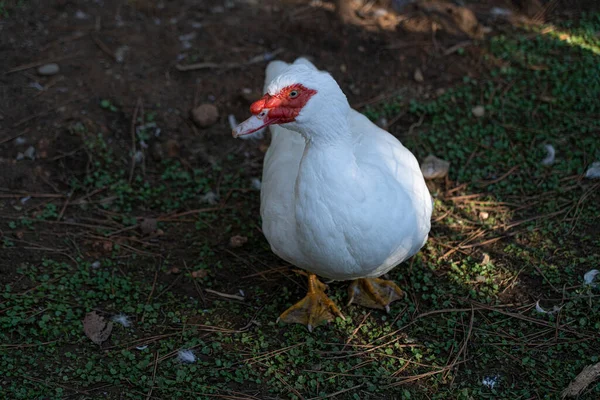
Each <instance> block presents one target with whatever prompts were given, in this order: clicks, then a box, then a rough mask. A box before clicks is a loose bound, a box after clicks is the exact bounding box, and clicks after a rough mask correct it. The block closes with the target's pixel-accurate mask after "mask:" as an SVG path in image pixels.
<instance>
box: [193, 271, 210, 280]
mask: <svg viewBox="0 0 600 400" xmlns="http://www.w3.org/2000/svg"><path fill="white" fill-rule="evenodd" d="M206 275H208V271H206V270H205V269H199V270H197V271H194V272H192V278H205V277H206Z"/></svg>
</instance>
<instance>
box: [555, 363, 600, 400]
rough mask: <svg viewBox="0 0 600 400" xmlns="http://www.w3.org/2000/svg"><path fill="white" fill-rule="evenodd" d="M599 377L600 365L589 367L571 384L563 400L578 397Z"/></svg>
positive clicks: (564, 392) (563, 395) (564, 393)
mask: <svg viewBox="0 0 600 400" xmlns="http://www.w3.org/2000/svg"><path fill="white" fill-rule="evenodd" d="M598 377H600V363H596V364H593V365H588V366H587V367H585V368H584V369H583V371H581V372H580V373H579V375H577V376H576V377H575V379H573V381H572V382H571V383H569V386H567V388H566V389H565V390H564V391H563V392H562V398H563V399H564V398H565V397H576V396H578V395H579V394H580V393H581V392H583V391H584V390H585V389H586V388H587V387H588V386H589V385H590V383H592V382H594V381H595V380H596V379H598Z"/></svg>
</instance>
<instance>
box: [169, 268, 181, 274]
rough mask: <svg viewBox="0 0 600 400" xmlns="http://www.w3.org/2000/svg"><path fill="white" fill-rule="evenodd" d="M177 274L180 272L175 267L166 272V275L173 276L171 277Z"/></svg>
mask: <svg viewBox="0 0 600 400" xmlns="http://www.w3.org/2000/svg"><path fill="white" fill-rule="evenodd" d="M179 272H181V270H180V269H179V268H177V267H172V268H171V269H169V270H168V271H167V274H169V275H170V274H173V275H177V274H178V273H179Z"/></svg>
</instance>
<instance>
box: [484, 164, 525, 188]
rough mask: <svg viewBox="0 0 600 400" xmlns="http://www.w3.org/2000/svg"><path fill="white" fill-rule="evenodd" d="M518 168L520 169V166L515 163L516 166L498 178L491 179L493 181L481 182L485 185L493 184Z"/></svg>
mask: <svg viewBox="0 0 600 400" xmlns="http://www.w3.org/2000/svg"><path fill="white" fill-rule="evenodd" d="M518 169H519V166H518V165H515V166H514V167H512V168H511V169H509V170H508V171H507V172H506V173H504V174H503V175H502V176H501V177H499V178H496V179H494V180H491V181H479V183H481V184H482V185H484V186H489V185H492V184H494V183H498V182H500V181H502V180H504V179H506V178H507V177H508V176H509V175H511V174H512V173H513V172H515V171H516V170H518Z"/></svg>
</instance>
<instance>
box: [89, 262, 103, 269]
mask: <svg viewBox="0 0 600 400" xmlns="http://www.w3.org/2000/svg"><path fill="white" fill-rule="evenodd" d="M101 266H102V264H101V263H100V261H94V262H93V263H92V265H91V267H92V268H94V269H98V268H100V267H101Z"/></svg>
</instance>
